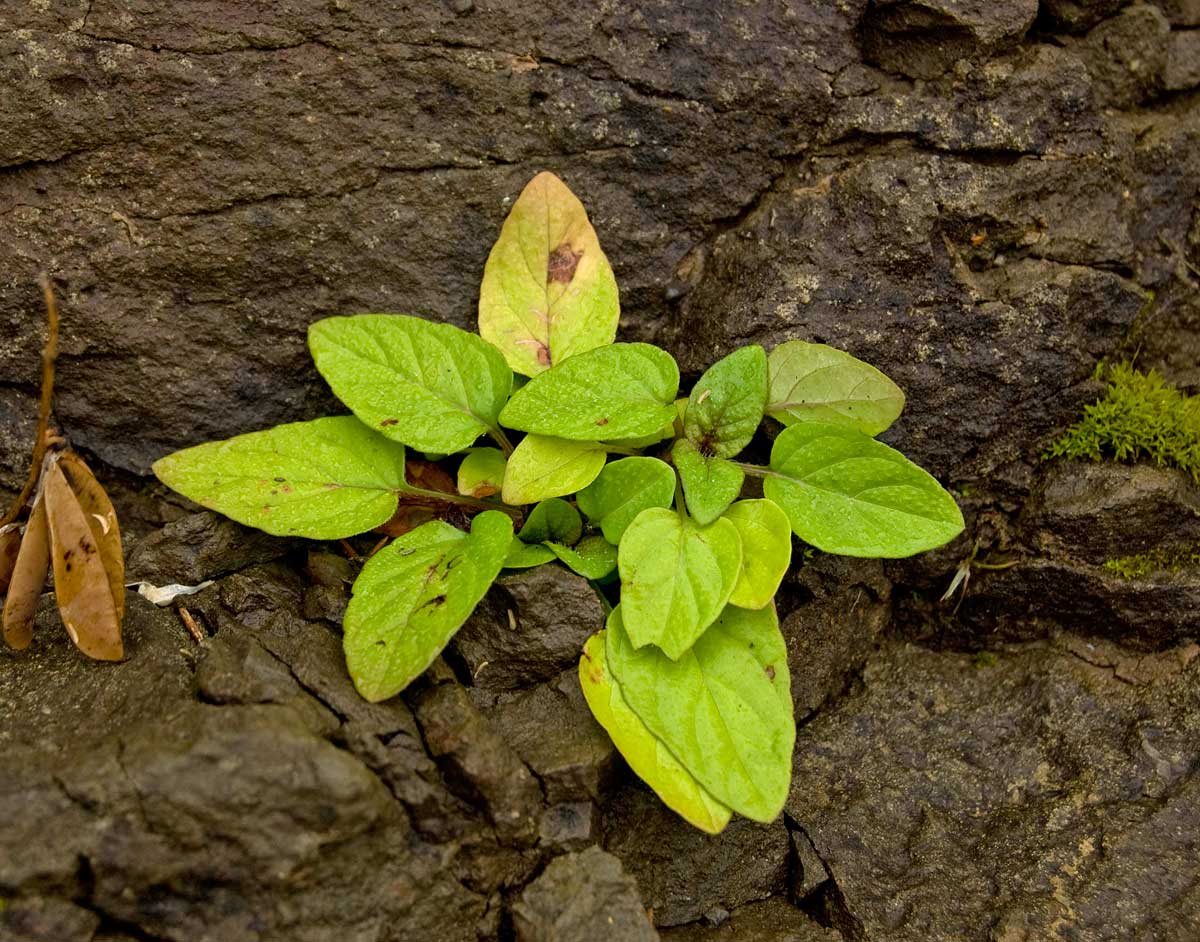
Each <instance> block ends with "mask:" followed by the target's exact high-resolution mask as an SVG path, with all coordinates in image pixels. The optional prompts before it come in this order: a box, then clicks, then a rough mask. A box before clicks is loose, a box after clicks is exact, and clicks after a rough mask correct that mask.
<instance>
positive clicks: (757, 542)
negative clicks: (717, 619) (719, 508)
mask: <svg viewBox="0 0 1200 942" xmlns="http://www.w3.org/2000/svg"><path fill="white" fill-rule="evenodd" d="M725 519H726V520H728V521H729V522H730V523H732V524H733V525H734V526H735V527H737V531H738V536H740V537H741V538H742V571H741V573H740V574H739V575H738V580H737V584H736V585H735V586H734V587H733V594H732V595H730V596H729V604H730V605H739V606H741V607H742V608H762V607H763V606H764V605H768V604H770V602H771V599H773V598H775V593H776V592H777V591H778V590H779V584H780V583H781V582H782V581H783V577H784V575H785V574H786V573H787V568H788V565H789V564H790V563H791V561H792V528H791V525H790V524H789V523H788V518H787V514H785V513H784V512H783V510H782V509H780V507H779V505H778V504H776V503H775V502H774V501H771V500H739V501H738V502H737V503H736V504H734V505H733V506H732V507H730V508H729V509H728V510H727V511H725Z"/></svg>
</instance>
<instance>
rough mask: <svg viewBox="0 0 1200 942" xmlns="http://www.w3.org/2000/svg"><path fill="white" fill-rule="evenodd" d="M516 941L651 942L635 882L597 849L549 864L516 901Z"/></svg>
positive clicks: (650, 929) (655, 935)
mask: <svg viewBox="0 0 1200 942" xmlns="http://www.w3.org/2000/svg"><path fill="white" fill-rule="evenodd" d="M513 924H514V926H515V928H516V933H517V940H518V942H653V940H657V939H658V933H657V932H655V931H654V927H653V926H652V925H651V924H650V920H649V919H647V918H646V911H645V910H644V909H643V908H642V904H641V901H640V900H639V899H638V893H637V884H635V883H634V881H633V879H632V878H631V877H629V876H628V875H627V874H626V873H625V871H624V870H622V869H621V862H620V861H619V860H617V858H616V857H613V856H612V855H611V854H606V853H605V852H604V851H602V850H601V849H600V848H598V847H589V848H588V849H587V850H585V851H583V852H581V853H577V854H567V855H566V856H565V857H559V858H558V859H556V860H553V861H551V862H550V865H549V866H547V867H546V869H545V871H543V873H542V875H541V876H540V877H538V878H537V879H536V880H534V881H533V883H531V884H530V885H529V886H528V887H526V889H525V891H524V892H523V893H522V894H521V897H520V899H519V900H517V902H516V903H515V904H514V905H513Z"/></svg>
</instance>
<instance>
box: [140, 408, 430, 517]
mask: <svg viewBox="0 0 1200 942" xmlns="http://www.w3.org/2000/svg"><path fill="white" fill-rule="evenodd" d="M154 473H155V474H156V475H157V476H158V479H159V480H160V481H162V482H163V483H164V484H166V485H167V486H168V487H169V488H171V489H172V490H175V491H178V492H179V493H180V494H182V495H183V496H184V497H187V498H189V499H190V500H194V501H195V502H196V503H197V504H200V505H201V506H204V507H207V508H209V509H210V510H215V511H217V512H218V513H222V514H224V515H225V516H226V517H229V518H230V519H232V520H236V521H237V522H238V523H242V524H245V525H246V526H249V527H257V528H258V529H260V530H265V531H266V532H267V533H271V534H274V535H275V536H305V537H309V538H311V539H314V540H336V539H341V538H342V537H347V536H354V535H355V534H358V533H363V532H365V531H367V530H370V529H372V528H373V527H377V526H380V525H381V524H383V523H386V522H387V520H388V519H389V518H390V517H391V516H392V514H394V513H395V512H396V504H397V500H396V494H397V492H398V491H400V490H402V489H404V487H405V486H406V485H405V480H404V446H403V445H401V444H399V443H398V442H392V441H388V440H387V439H386V438H384V437H383V436H382V435H379V434H377V433H375V432H372V431H371V430H370V429H369V428H367V427H366V426H365V425H363V424H362V423H361V422H360V421H359V420H358V419H356V418H354V417H353V416H349V415H347V416H336V417H333V418H327V419H315V420H314V421H311V422H293V423H290V424H288V425H279V426H276V427H275V428H272V429H267V430H266V431H262V432H251V433H249V434H247V435H239V436H237V437H236V438H230V439H227V440H225V441H220V442H208V443H206V444H204V445H197V446H195V447H194V448H185V449H183V450H182V451H177V452H175V453H174V454H172V455H167V456H166V457H165V458H160V459H159V460H158V461H156V462H155V463H154Z"/></svg>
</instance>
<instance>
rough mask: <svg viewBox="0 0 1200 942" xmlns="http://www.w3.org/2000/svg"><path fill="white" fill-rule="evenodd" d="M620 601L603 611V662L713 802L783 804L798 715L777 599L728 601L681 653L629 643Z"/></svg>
mask: <svg viewBox="0 0 1200 942" xmlns="http://www.w3.org/2000/svg"><path fill="white" fill-rule="evenodd" d="M624 609H625V605H624V603H622V604H621V605H619V606H618V607H617V608H616V609H615V610H614V612H613V614H612V615H611V616H610V617H609V620H608V626H607V629H606V631H605V634H606V642H607V643H606V645H605V648H606V653H607V655H608V667H609V669H610V670H611V671H612V673H613V676H614V677H616V679H617V682H618V683H619V684H620V686H621V693H622V695H623V696H624V697H625V701H626V703H628V704H629V706H630V708H631V709H632V710H633V712H634V713H635V714H637V716H638V718H639V719H641V721H642V722H643V723H645V724H646V728H647V729H648V730H649V731H650V732H651V734H653V735H654V736H655V737H657V738H658V739H660V740H662V742H663V743H664V744H665V745H666V746H667V748H668V749H669V750H670V751H671V754H672V755H673V756H675V758H676V759H678V760H679V762H680V763H681V764H682V765H683V766H684V768H686V769H687V770H688V772H690V773H691V774H692V775H693V776H695V778H696V781H698V782H699V783H700V785H701V786H702V787H703V788H704V789H705V791H707V792H708V793H709V794H710V795H712V797H714V798H715V799H717V801H719V802H721V803H723V804H725V805H728V806H729V807H730V808H732V809H733V810H734V811H736V812H738V813H739V814H744V815H745V816H746V817H748V818H752V819H753V820H755V821H762V822H764V823H765V822H769V821H773V820H774V819H775V818H776V816H777V815H778V814H779V812H780V811H781V810H782V809H783V803H784V800H785V799H786V798H787V793H788V784H789V782H790V780H791V772H792V746H793V745H794V743H795V740H796V723H795V721H794V720H793V719H792V698H791V689H790V679H789V676H788V666H787V647H786V645H785V644H784V640H783V636H782V635H781V634H780V633H779V626H778V623H777V621H776V618H775V608H774V606H768V607H766V608H764V609H761V610H760V611H757V612H752V611H747V610H746V609H743V608H737V607H736V606H729V607H728V608H726V609H725V611H724V612H723V613H722V615H721V617H720V618H719V619H717V621H716V622H714V623H713V625H712V626H711V627H710V628H709V629H708V631H706V632H705V633H704V634H703V635H702V636H701V637H700V639H699V640H698V641H697V642H696V643H695V645H693V647H692V649H691V650H690V651H688V652H687V653H686V654H684V655H683V656H682V657H681V658H680V659H679V660H678V661H673V660H671V659H670V658H669V657H667V656H666V655H665V654H664V653H663V652H662V651H660V650H658V648H656V647H653V646H647V647H643V648H638V649H635V648H634V647H633V645H632V644H631V643H630V639H629V636H628V635H627V633H626V631H625V625H624V624H623V616H624V615H625V612H624Z"/></svg>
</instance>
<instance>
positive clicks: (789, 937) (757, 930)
mask: <svg viewBox="0 0 1200 942" xmlns="http://www.w3.org/2000/svg"><path fill="white" fill-rule="evenodd" d="M727 915H729V916H730V918H729V920H728V921H727V922H723V923H722V924H721V925H720V926H719V927H718V928H712V927H709V926H707V925H705V924H703V923H693V924H692V925H688V926H679V927H677V928H675V929H668V930H666V931H665V932H664V933H663V935H662V937H663V942H841V940H842V938H843V937H842V935H841V933H839V932H838V931H837V930H835V929H826V928H824V927H822V926H821V925H819V924H818V923H816V922H814V921H813V919H812V917H811V916H807V915H805V914H804V913H802V912H800V910H798V909H796V908H794V907H793V906H789V905H788V903H787V902H786V901H784V900H782V899H779V898H778V897H772V898H771V899H768V900H763V901H762V902H761V903H747V904H746V905H745V906H741V907H739V908H737V909H736V910H734V911H733V913H731V914H727Z"/></svg>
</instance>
